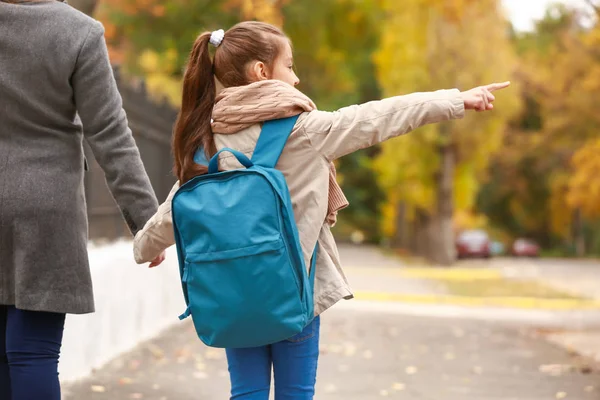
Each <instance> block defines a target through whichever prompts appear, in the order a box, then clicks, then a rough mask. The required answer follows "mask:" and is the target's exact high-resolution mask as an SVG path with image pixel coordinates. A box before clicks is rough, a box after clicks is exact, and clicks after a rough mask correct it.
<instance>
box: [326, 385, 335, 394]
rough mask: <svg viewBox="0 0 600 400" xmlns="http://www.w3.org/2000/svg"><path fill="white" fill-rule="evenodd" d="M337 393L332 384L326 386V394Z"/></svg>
mask: <svg viewBox="0 0 600 400" xmlns="http://www.w3.org/2000/svg"><path fill="white" fill-rule="evenodd" d="M335 392H337V387H336V386H335V385H334V384H332V383H330V384H328V385H326V386H325V393H335Z"/></svg>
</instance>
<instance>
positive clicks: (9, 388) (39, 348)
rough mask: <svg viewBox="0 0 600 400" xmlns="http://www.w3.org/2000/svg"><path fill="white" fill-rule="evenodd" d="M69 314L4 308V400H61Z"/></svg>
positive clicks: (0, 308) (0, 394)
mask: <svg viewBox="0 0 600 400" xmlns="http://www.w3.org/2000/svg"><path fill="white" fill-rule="evenodd" d="M64 324H65V314H56V313H47V312H38V311H23V310H18V309H16V308H15V307H14V306H4V305H0V400H42V399H43V400H60V384H59V382H58V358H59V355H60V347H61V343H62V336H63V328H64Z"/></svg>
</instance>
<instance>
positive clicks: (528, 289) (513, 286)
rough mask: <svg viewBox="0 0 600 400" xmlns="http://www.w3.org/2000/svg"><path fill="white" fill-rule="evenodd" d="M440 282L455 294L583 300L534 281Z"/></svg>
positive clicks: (500, 279) (449, 291)
mask: <svg viewBox="0 0 600 400" xmlns="http://www.w3.org/2000/svg"><path fill="white" fill-rule="evenodd" d="M440 283H441V284H442V285H443V286H445V287H446V290H448V293H449V294H451V295H455V296H468V297H531V298H540V299H572V300H583V298H582V297H578V296H576V295H572V294H569V293H565V292H562V291H560V290H556V289H553V288H550V287H548V286H545V285H543V284H541V283H539V282H535V281H521V280H510V279H502V278H499V279H487V280H473V281H466V280H443V281H440Z"/></svg>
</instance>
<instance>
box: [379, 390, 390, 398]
mask: <svg viewBox="0 0 600 400" xmlns="http://www.w3.org/2000/svg"><path fill="white" fill-rule="evenodd" d="M389 394H390V393H389V392H388V391H387V390H380V391H379V395H380V396H383V397H387V396H389Z"/></svg>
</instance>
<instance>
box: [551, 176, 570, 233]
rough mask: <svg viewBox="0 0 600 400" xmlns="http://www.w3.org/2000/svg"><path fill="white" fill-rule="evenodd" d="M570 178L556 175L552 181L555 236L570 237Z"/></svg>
mask: <svg viewBox="0 0 600 400" xmlns="http://www.w3.org/2000/svg"><path fill="white" fill-rule="evenodd" d="M568 184H569V176H568V175H567V174H565V173H557V174H555V175H554V176H553V177H552V178H551V181H550V227H551V229H552V232H554V233H555V234H557V235H559V236H562V237H568V236H569V234H570V232H571V222H572V218H573V216H572V209H571V208H570V207H569V205H568V204H567V201H566V200H567V196H566V195H567V193H568Z"/></svg>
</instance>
